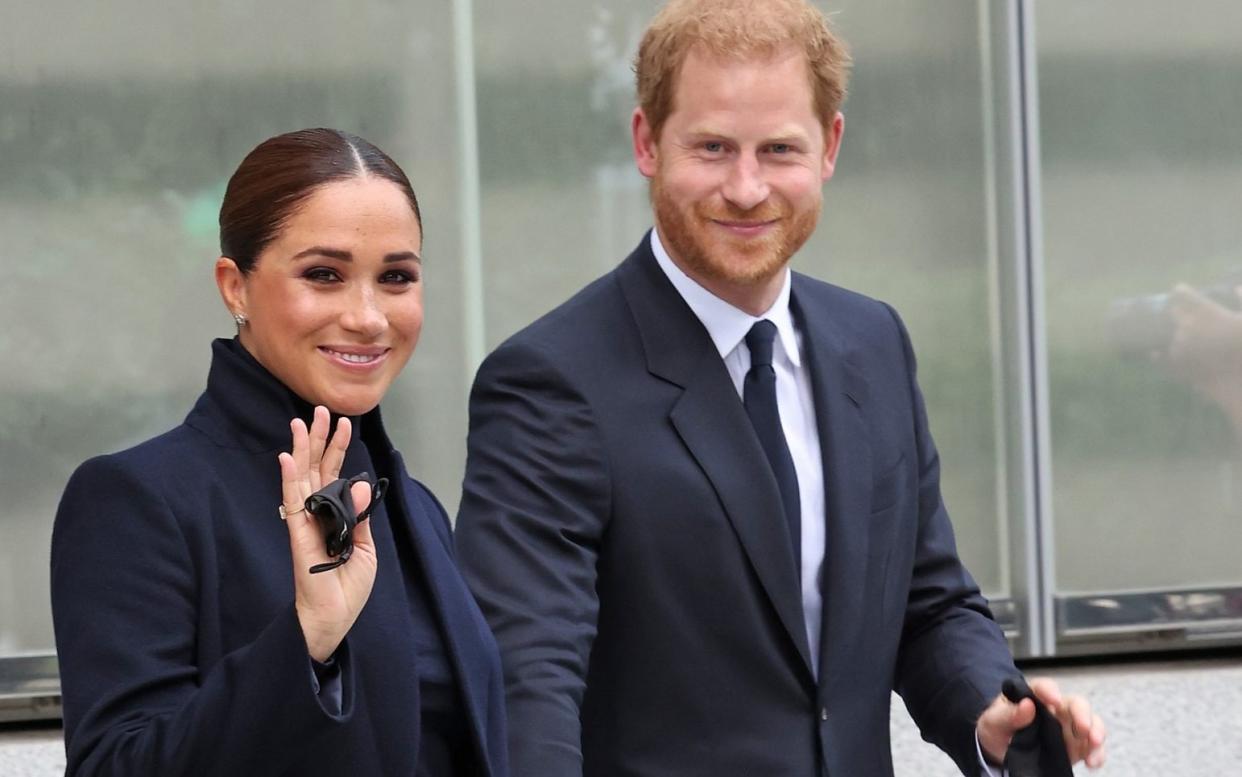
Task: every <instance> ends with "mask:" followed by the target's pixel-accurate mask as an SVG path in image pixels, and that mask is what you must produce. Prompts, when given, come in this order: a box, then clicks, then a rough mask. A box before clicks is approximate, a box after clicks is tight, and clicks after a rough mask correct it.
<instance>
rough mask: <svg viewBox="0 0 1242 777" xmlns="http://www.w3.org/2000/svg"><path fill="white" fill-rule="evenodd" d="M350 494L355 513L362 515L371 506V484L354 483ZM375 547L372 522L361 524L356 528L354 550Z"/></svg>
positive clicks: (367, 521) (366, 521)
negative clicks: (372, 537) (372, 536)
mask: <svg viewBox="0 0 1242 777" xmlns="http://www.w3.org/2000/svg"><path fill="white" fill-rule="evenodd" d="M349 494H350V496H351V497H353V499H354V511H355V513H361V512H362V511H363V510H365V509H366V507H367V505H369V504H371V485H370V484H369V483H362V482H359V483H354V485H353V486H352V487H351V488H350V490H349ZM372 545H374V542H373V541H372V539H371V521H370V519H368V520H365V521H362V522H360V523H359V524H358V525H357V526H355V527H354V549H355V550H357V549H358V548H364V547H365V548H369V547H371V546H372Z"/></svg>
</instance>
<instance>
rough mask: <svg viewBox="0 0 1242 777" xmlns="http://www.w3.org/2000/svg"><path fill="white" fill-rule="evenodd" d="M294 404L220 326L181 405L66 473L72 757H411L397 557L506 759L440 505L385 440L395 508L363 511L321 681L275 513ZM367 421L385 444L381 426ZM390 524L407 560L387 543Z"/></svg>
mask: <svg viewBox="0 0 1242 777" xmlns="http://www.w3.org/2000/svg"><path fill="white" fill-rule="evenodd" d="M305 412H306V408H304V407H301V406H300V403H298V402H296V401H295V400H294V398H293V397H292V395H291V394H290V393H289V392H288V390H287V389H285V388H284V387H283V386H282V385H281V384H279V383H278V382H277V381H276V380H275V379H274V378H273V377H272V376H271V375H270V374H268V373H267V372H266V371H265V370H264V369H263V368H262V367H260V366H259V365H258V363H257V362H255V361H254V360H253V359H250V358H249V356H248V355H245V354H243V353H240V348H239V346H236V345H235V344H230V343H228V342H226V341H217V343H215V345H214V348H213V361H212V368H211V373H210V376H209V378H208V387H207V391H206V392H205V393H204V394H203V396H202V397H201V398H200V399H199V401H198V403H197V405H196V406H195V407H194V409H193V411H192V412H191V413H190V414H189V416H188V417H187V418H186V421H185V423H184V424H182V425H181V426H179V427H177V428H176V429H174V430H172V431H171V432H168V433H167V434H164V435H162V436H160V437H157V438H155V439H153V440H150V441H148V442H146V443H143V444H141V445H139V446H137V447H135V448H131V449H130V450H127V451H123V452H121V453H117V454H113V455H109V456H102V457H99V458H96V459H92V460H90V461H88V462H86V463H85V464H83V465H82V466H81V467H80V468H79V469H78V471H77V472H76V473H75V474H74V475H73V477H72V479H71V480H70V482H69V485H68V487H67V489H66V491H65V495H64V498H63V500H62V502H61V506H60V510H59V512H58V514H57V518H56V525H55V530H54V533H53V539H52V609H53V616H54V621H55V629H56V645H57V650H58V653H59V657H60V667H61V685H62V689H63V699H64V720H65V740H66V750H67V757H68V773H69V774H72V775H128V776H130V777H135V776H137V775H152V776H154V775H158V776H159V777H173V776H174V775H195V776H201V775H231V776H235V775H299V777H301V776H303V775H331V776H332V777H345V776H346V775H413V774H414V770H415V765H416V763H417V760H418V759H417V754H418V751H419V666H418V660H417V657H416V650H415V646H414V642H415V636H416V635H415V634H414V633H413V628H414V627H413V625H412V623H411V617H410V610H409V600H408V599H406V598H405V596H404V595H403V594H402V593H400V592H401V591H403V590H404V589H403V579H402V575H403V574H404V575H414V576H416V577H417V578H418V579H419V582H420V584H421V585H423V586H424V591H425V592H426V597H425V598H426V599H427V600H428V601H429V602H430V604H431V607H430V609H431V611H432V612H433V613H434V617H435V618H436V619H437V621H438V624H439V627H440V633H441V634H442V635H443V641H444V649H445V652H446V653H447V656H448V658H449V663H450V665H451V667H452V669H453V670H454V673H455V675H456V678H457V681H458V683H459V684H460V686H461V690H462V694H461V706H462V708H463V709H464V710H465V714H466V717H467V719H468V723H469V729H470V732H471V738H472V741H473V746H474V750H475V751H476V753H475V755H476V760H477V761H478V762H480V772H479V773H480V774H485V775H492V776H493V777H504V776H505V775H506V774H507V766H506V754H505V742H504V708H503V697H502V687H501V677H500V662H499V655H498V654H497V651H496V646H495V643H494V641H493V640H492V638H491V635H490V633H489V632H488V629H487V625H486V624H485V623H484V621H483V618H482V616H481V614H480V613H479V611H478V609H477V607H476V606H475V605H474V602H473V600H472V598H471V596H470V593H469V591H468V590H467V588H466V586H465V583H464V582H463V581H462V579H461V577H460V575H459V574H458V572H457V569H456V567H455V566H454V561H453V557H452V552H451V535H450V530H449V524H448V521H447V518H446V516H445V514H444V511H443V508H441V507H440V505H439V503H438V502H437V501H436V500H435V499H434V497H432V495H431V494H430V493H429V492H428V491H427V490H426V489H425V488H424V487H423V486H422V485H420V484H419V483H417V482H415V481H414V480H412V479H410V477H409V476H408V475H407V474H406V470H405V465H404V464H403V462H402V460H401V456H400V454H398V453H396V452H395V451H391V462H392V467H393V470H394V471H393V472H392V475H393V476H394V477H393V480H392V485H391V495H390V497H389V500H387V503H388V505H389V507H390V509H389V510H388V511H387V515H388V516H390V517H392V521H393V522H394V523H395V522H396V521H398V520H403V521H404V526H401V527H397V526H394V525H390V523H389V521H387V520H378V517H379V516H377V519H376V520H373V525H372V532H373V534H374V536H375V541H376V548H377V552H378V553H379V556H380V558H379V570H378V573H377V579H376V584H375V588H374V590H373V592H372V595H371V598H370V600H368V602H367V605H366V607H365V608H364V609H363V611H362V613H361V615H360V616H359V618H358V620H357V622H356V623H355V624H354V626H353V628H352V629H351V630H350V632H349V634H348V635H347V637H346V638H345V641H344V642H343V643H342V645H341V647H340V649H339V650H338V651H337V653H336V656H335V659H336V663H337V665H338V666H339V672H340V675H339V681H340V688H339V689H340V694H339V700H338V703H337V704H333V703H332V701H331V700H330V699H326V698H324V697H321V696H320V695H317V693H316V687H315V682H314V680H313V674H312V672H311V664H310V661H309V658H308V655H307V651H306V644H305V642H304V640H303V638H302V632H301V629H300V627H299V625H298V620H297V616H296V614H295V612H294V607H293V577H292V570H291V559H290V553H289V539H288V532H287V530H286V528H285V525H284V524H283V523H282V522H281V520H280V518H279V517H278V516H277V513H276V506H277V505H278V504H280V501H281V500H280V472H279V468H278V465H277V460H276V454H277V453H278V452H279V451H281V450H287V449H288V448H289V445H290V441H289V420H290V419H291V418H293V417H294V416H295V415H302V414H304V413H305ZM368 424H371V425H374V426H373V428H375V427H378V425H379V415H378V411H372V413H370V414H368V415H367V416H364V417H362V418H361V419H358V420H357V423H356V424H355V427H354V428H355V435H354V438H353V439H352V440H351V443H350V449H349V451H348V453H347V455H346V459H345V465H344V467H343V469H342V474H343V475H352V474H356V471H357V470H360V469H362V467H361V466H359V462H361V461H364V460H366V458H367V457H366V449H365V447H364V446H363V444H362V442H361V441H360V440H359V434H358V431H357V430H358V429H359V428H360V425H368ZM379 440H380V442H381V443H382V444H383V445H384V446H386V447H388V448H389V450H391V445H390V444H388V441H387V438H386V437H385V436H383V434H382V428H381V429H380V431H379ZM385 453H387V451H385ZM393 500H395V501H393ZM394 506H395V508H396V509H393V507H394ZM396 516H404V518H403V519H402V518H399V517H396ZM398 530H400V531H402V532H404V535H403V536H405V537H407V538H410V539H411V540H412V544H413V547H414V557H415V558H416V560H417V564H418V567H419V568H417V569H403V568H402V565H401V564H400V563H399V562H398V560H397V557H396V555H395V554H396V551H395V550H394V540H393V533H394V531H398ZM393 592H397V593H395V594H394V593H393Z"/></svg>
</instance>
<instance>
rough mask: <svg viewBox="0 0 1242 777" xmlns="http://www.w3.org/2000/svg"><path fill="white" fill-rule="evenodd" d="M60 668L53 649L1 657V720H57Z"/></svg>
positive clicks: (58, 713) (58, 716)
mask: <svg viewBox="0 0 1242 777" xmlns="http://www.w3.org/2000/svg"><path fill="white" fill-rule="evenodd" d="M60 716H61V713H60V672H59V668H58V664H57V662H56V654H55V653H34V654H30V655H21V656H4V657H3V658H0V722H9V721H15V720H56V719H59V718H60Z"/></svg>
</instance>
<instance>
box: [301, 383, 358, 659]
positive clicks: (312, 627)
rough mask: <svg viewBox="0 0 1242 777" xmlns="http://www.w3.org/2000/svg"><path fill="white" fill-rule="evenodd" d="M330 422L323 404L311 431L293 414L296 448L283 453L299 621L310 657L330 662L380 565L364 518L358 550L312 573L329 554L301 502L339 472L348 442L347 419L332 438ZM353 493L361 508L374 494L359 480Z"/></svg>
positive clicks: (348, 428)
mask: <svg viewBox="0 0 1242 777" xmlns="http://www.w3.org/2000/svg"><path fill="white" fill-rule="evenodd" d="M330 425H331V417H330V416H329V414H328V409H327V408H326V407H323V406H320V407H316V408H315V417H314V419H313V420H312V421H311V427H310V429H309V430H307V428H306V424H305V422H303V421H302V419H300V418H295V419H294V420H293V421H292V422H291V423H290V424H289V428H290V430H291V431H292V433H293V452H292V453H282V454H280V456H279V458H280V480H281V493H282V496H283V501H284V509H285V515H286V516H287V518H286V521H285V523H286V524H287V525H288V528H289V548H290V551H291V552H292V554H293V589H294V599H295V604H296V607H297V614H298V622H299V623H300V624H301V625H302V635H303V636H304V637H305V638H306V647H307V649H308V650H309V651H310V655H311V658H313V659H315V660H316V661H320V662H323V661H327V660H328V658H330V657H331V656H332V654H333V653H334V652H336V649H337V647H338V646H339V645H340V644H341V640H343V639H344V638H345V635H346V634H347V633H348V632H349V629H350V627H352V626H353V625H354V621H355V620H357V618H358V613H360V612H362V607H363V605H365V604H366V603H367V598H368V597H369V596H370V595H371V586H372V585H373V584H374V583H375V570H376V555H375V543H374V542H373V540H372V539H371V522H370V521H363V522H361V523H359V524H358V525H357V526H356V527H355V528H354V534H353V541H354V552H353V555H352V556H351V557H350V559H349V561H348V562H347V563H345V564H342V565H341V566H339V567H337V568H335V569H331V570H328V571H326V572H321V573H319V574H311V573H310V568H311V567H312V566H314V565H315V564H320V563H323V562H326V561H330V560H331V559H330V558H329V557H328V553H327V550H326V548H325V544H324V539H323V535H322V534H321V533H320V531H319V525H318V523H317V522H316V521H315V518H314V516H312V515H310V514H309V513H307V512H306V510H305V509H304V508H303V503H304V502H305V501H306V497H308V496H310V495H311V494H313V493H315V492H316V491H318V490H319V489H320V488H322V487H323V486H324V485H327V484H328V483H331V482H332V481H333V480H336V479H337V478H338V477H340V474H341V464H342V463H343V462H344V461H345V450H346V448H348V447H349V435H350V432H351V428H350V422H349V419H348V418H341V419H340V420H339V421H337V424H336V431H335V432H334V433H333V434H332V437H331V439H329V438H328V432H329V426H330ZM350 493H351V496H352V497H353V500H354V507H355V509H356V510H357V512H362V510H363V509H365V508H366V506H367V503H368V502H369V501H370V499H371V487H370V486H369V485H368V484H366V483H355V484H354V486H353V489H352V491H351V492H350Z"/></svg>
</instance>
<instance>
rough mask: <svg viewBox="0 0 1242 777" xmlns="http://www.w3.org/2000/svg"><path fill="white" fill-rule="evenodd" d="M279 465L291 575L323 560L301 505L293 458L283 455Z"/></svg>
mask: <svg viewBox="0 0 1242 777" xmlns="http://www.w3.org/2000/svg"><path fill="white" fill-rule="evenodd" d="M277 458H278V460H279V461H280V490H281V506H282V507H283V508H284V517H285V524H286V528H287V529H288V531H289V547H290V549H291V551H292V552H293V564H294V575H295V576H296V575H297V574H298V571H299V569H298V568H299V567H302V566H309V565H310V564H313V563H317V562H318V561H319V560H320V558H319V557H321V556H324V557H326V555H327V554H325V553H324V552H323V550H322V545H323V540H321V539H320V538H319V536H318V534H319V533H318V532H317V531H316V530H315V526H314V519H313V518H312V517H311V516H310V515H309V514H308V513H307V512H306V507H305V505H304V504H303V502H304V500H305V499H306V497H305V496H304V494H305V493H306V489H305V485H304V484H303V483H302V478H301V473H299V472H298V468H297V464H296V463H295V461H294V458H293V455H292V454H289V453H282V454H280V455H279V456H278V457H277Z"/></svg>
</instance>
